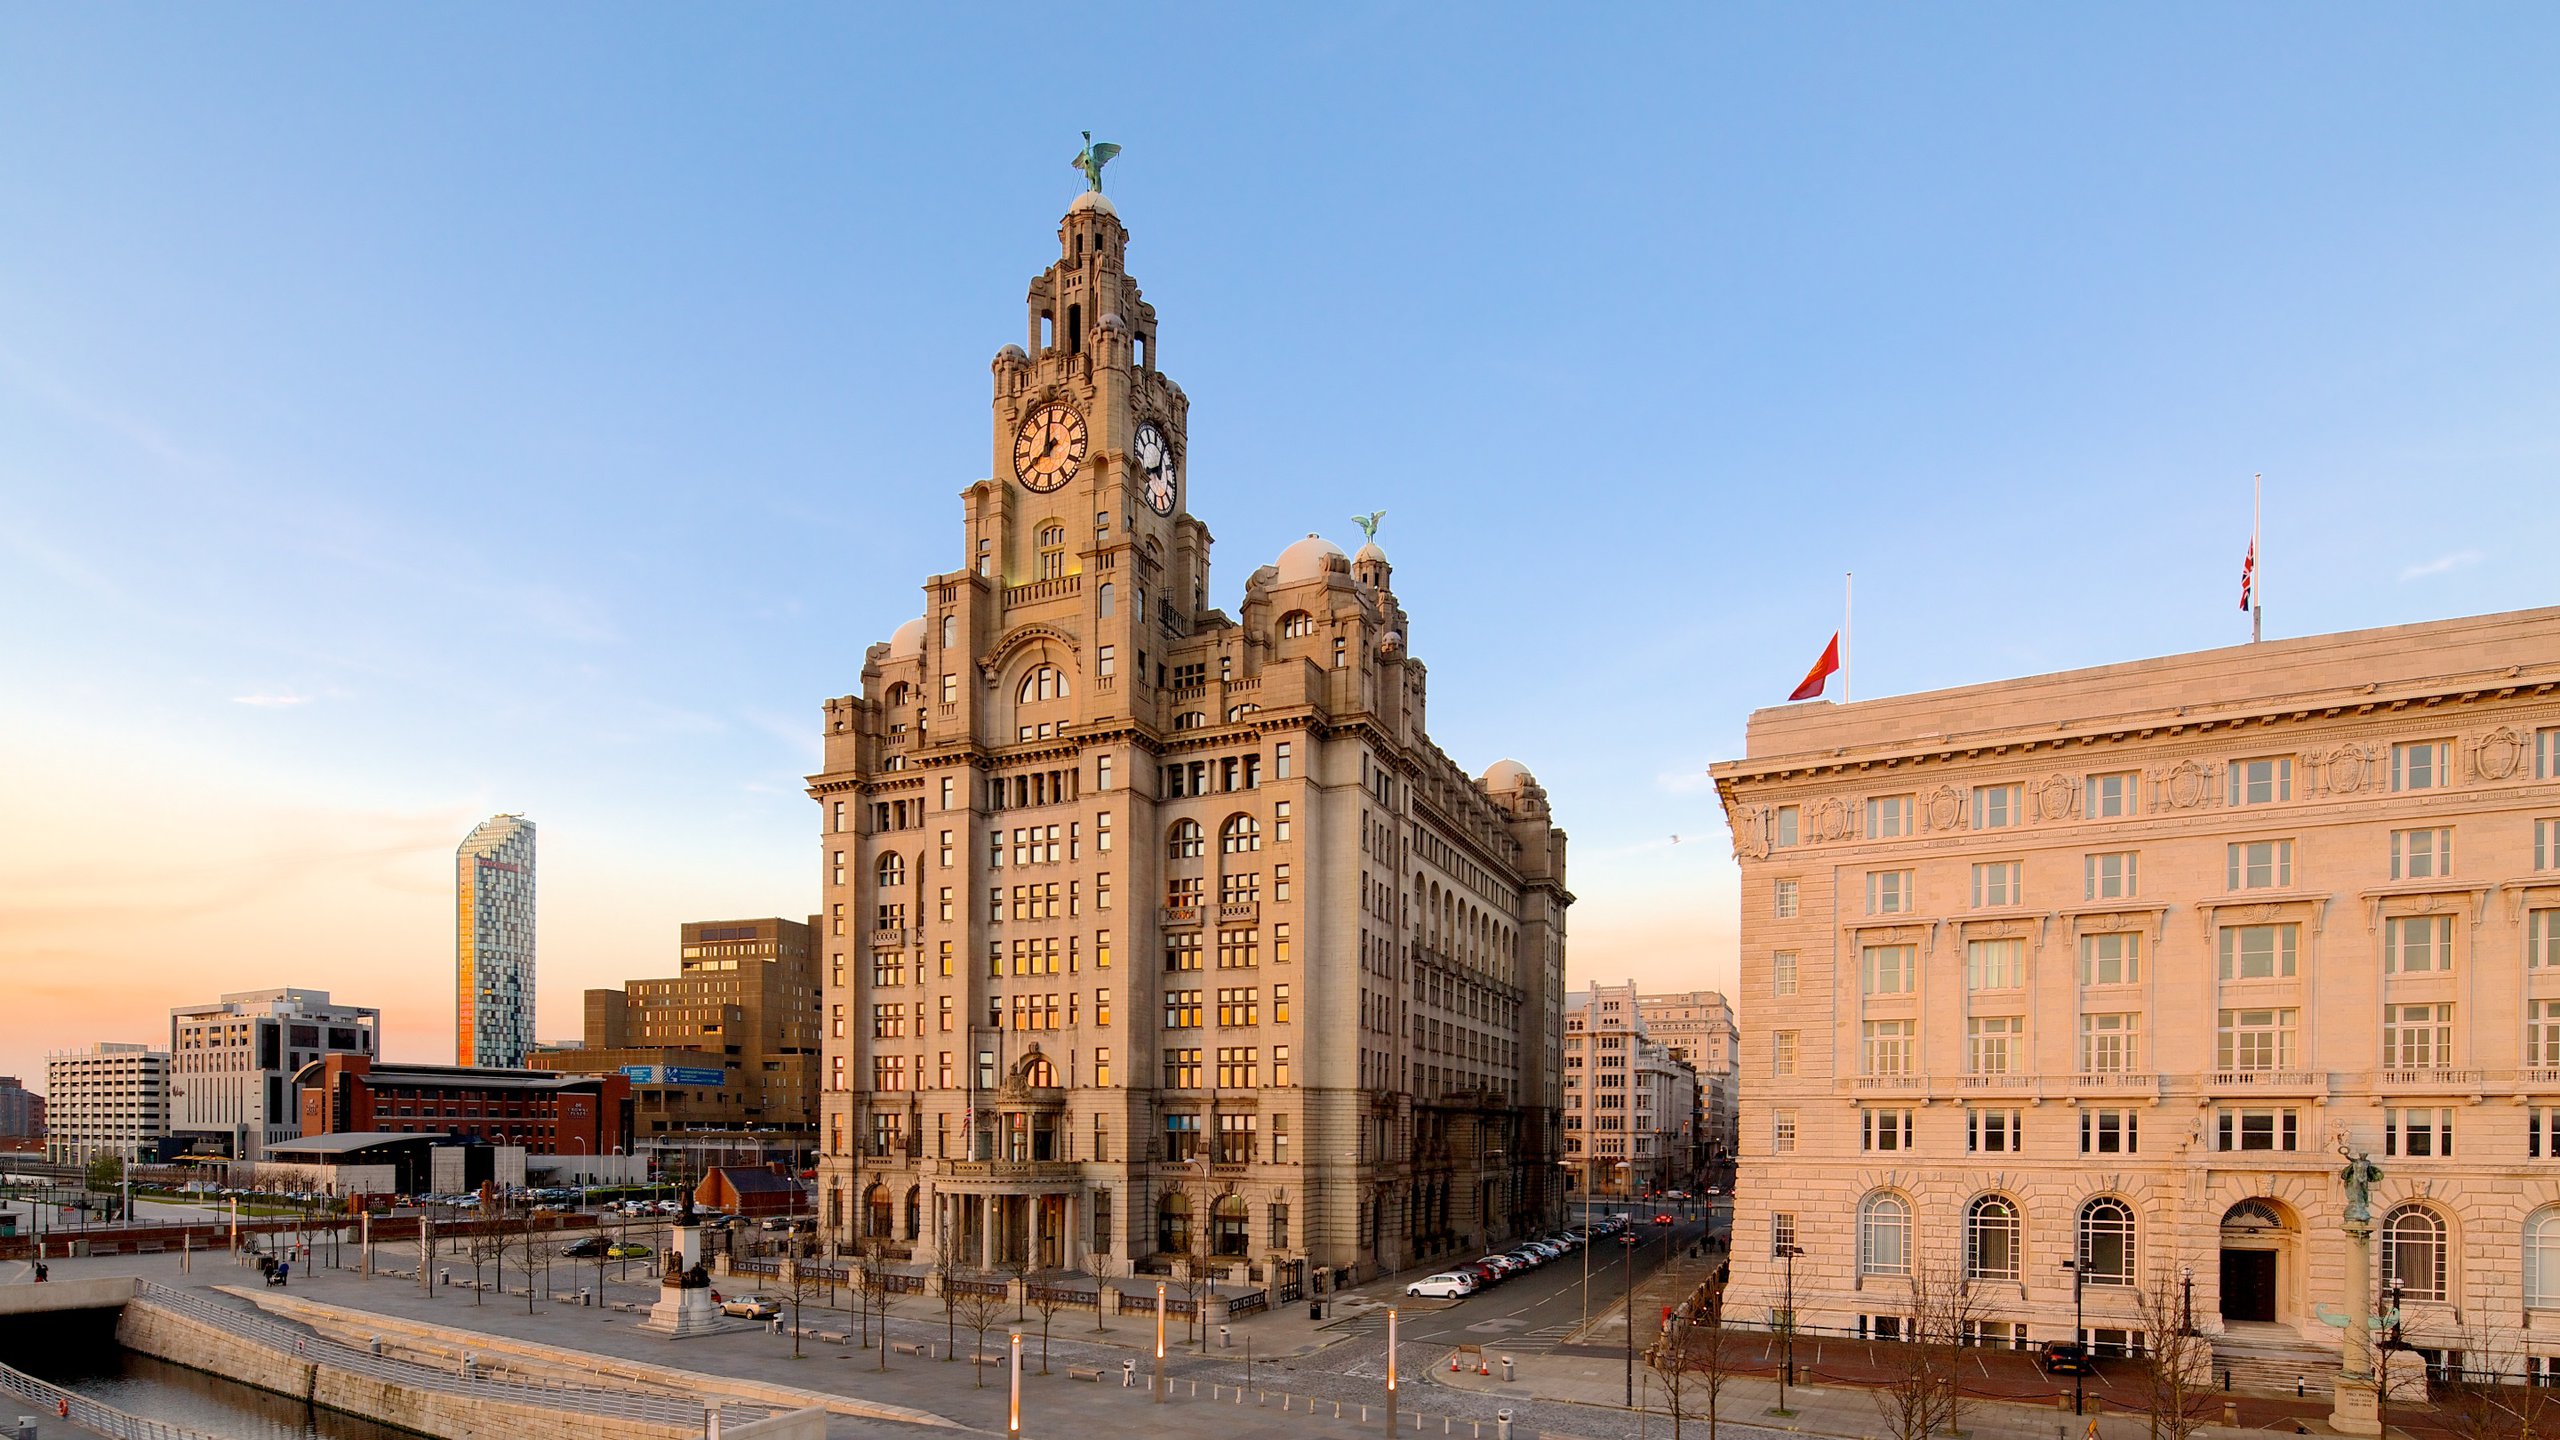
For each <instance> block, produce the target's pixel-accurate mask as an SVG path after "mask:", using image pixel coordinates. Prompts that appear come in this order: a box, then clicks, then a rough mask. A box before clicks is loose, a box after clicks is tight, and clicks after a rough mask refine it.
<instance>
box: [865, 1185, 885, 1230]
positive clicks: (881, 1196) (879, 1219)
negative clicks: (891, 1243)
mask: <svg viewBox="0 0 2560 1440" xmlns="http://www.w3.org/2000/svg"><path fill="white" fill-rule="evenodd" d="M862 1198H863V1205H862V1208H863V1221H864V1223H863V1227H862V1233H863V1234H865V1235H868V1236H870V1237H872V1238H873V1239H875V1240H886V1239H888V1238H889V1187H888V1186H886V1185H873V1186H872V1187H871V1189H870V1192H869V1193H868V1194H866V1195H864V1196H863V1197H862Z"/></svg>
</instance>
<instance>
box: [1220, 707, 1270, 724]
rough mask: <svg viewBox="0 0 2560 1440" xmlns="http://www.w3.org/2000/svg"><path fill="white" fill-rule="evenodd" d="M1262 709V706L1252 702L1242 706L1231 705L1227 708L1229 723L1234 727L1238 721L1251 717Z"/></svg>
mask: <svg viewBox="0 0 2560 1440" xmlns="http://www.w3.org/2000/svg"><path fill="white" fill-rule="evenodd" d="M1261 708H1262V707H1261V706H1259V705H1255V704H1252V703H1250V702H1247V703H1246V704H1242V705H1230V706H1228V707H1227V723H1228V724H1230V725H1233V724H1234V723H1236V722H1237V721H1239V720H1242V719H1243V718H1244V717H1246V716H1247V715H1250V714H1252V713H1253V712H1255V711H1257V710H1259V709H1261Z"/></svg>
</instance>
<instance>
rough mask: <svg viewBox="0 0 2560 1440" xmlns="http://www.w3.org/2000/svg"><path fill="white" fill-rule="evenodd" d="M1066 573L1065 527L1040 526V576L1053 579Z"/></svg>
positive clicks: (1044, 578)
mask: <svg viewBox="0 0 2560 1440" xmlns="http://www.w3.org/2000/svg"><path fill="white" fill-rule="evenodd" d="M1066 573H1067V527H1066V526H1064V525H1043V526H1041V527H1040V578H1041V579H1043V580H1055V579H1057V578H1058V577H1059V576H1061V575H1064V574H1066Z"/></svg>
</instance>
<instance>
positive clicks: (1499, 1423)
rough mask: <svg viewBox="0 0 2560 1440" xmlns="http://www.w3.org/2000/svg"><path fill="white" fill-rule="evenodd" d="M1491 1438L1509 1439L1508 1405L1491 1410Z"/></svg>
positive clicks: (1509, 1418) (1494, 1439)
mask: <svg viewBox="0 0 2560 1440" xmlns="http://www.w3.org/2000/svg"><path fill="white" fill-rule="evenodd" d="M1493 1440H1511V1410H1510V1408H1509V1407H1508V1406H1506V1407H1504V1408H1502V1409H1500V1410H1496V1411H1494V1412H1493Z"/></svg>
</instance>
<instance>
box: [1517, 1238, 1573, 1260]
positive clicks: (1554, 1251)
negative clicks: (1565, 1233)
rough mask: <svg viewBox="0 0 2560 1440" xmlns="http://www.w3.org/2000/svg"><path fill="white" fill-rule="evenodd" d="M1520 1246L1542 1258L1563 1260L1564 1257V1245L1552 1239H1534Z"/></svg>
mask: <svg viewBox="0 0 2560 1440" xmlns="http://www.w3.org/2000/svg"><path fill="white" fill-rule="evenodd" d="M1520 1248H1521V1249H1523V1250H1526V1251H1528V1252H1530V1253H1531V1254H1533V1255H1536V1256H1537V1257H1539V1258H1540V1259H1542V1260H1561V1259H1563V1258H1564V1247H1563V1246H1561V1245H1558V1244H1555V1243H1554V1242H1552V1241H1547V1240H1532V1241H1529V1242H1528V1243H1527V1244H1525V1245H1522V1246H1521V1247H1520Z"/></svg>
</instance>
